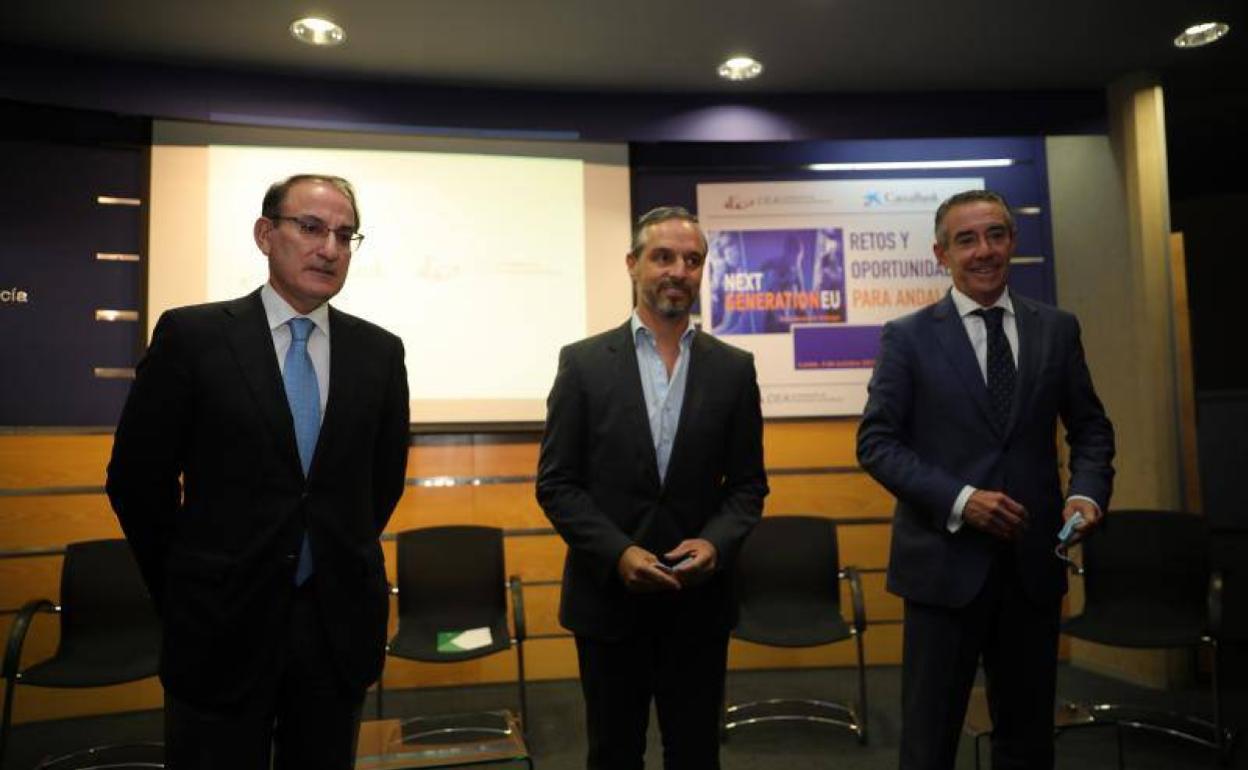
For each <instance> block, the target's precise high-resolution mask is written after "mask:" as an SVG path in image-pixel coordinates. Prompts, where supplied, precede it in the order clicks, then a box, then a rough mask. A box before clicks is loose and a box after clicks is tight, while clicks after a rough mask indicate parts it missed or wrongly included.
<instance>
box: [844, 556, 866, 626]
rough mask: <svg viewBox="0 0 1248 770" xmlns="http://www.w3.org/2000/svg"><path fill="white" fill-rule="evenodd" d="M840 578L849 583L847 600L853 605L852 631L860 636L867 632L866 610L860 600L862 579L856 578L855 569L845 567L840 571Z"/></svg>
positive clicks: (856, 569)
mask: <svg viewBox="0 0 1248 770" xmlns="http://www.w3.org/2000/svg"><path fill="white" fill-rule="evenodd" d="M841 577H843V578H844V579H845V580H848V581H849V598H850V601H852V602H853V604H854V631H855V632H856V633H858V634H862V633H863V632H865V631H866V630H867V609H866V603H865V602H864V601H863V598H862V578H860V577H859V576H858V568H857V567H846V568H845V569H843V570H841Z"/></svg>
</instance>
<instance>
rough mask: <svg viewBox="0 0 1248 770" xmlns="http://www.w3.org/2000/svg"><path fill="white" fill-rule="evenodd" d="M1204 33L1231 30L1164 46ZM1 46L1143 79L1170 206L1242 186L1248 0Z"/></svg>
mask: <svg viewBox="0 0 1248 770" xmlns="http://www.w3.org/2000/svg"><path fill="white" fill-rule="evenodd" d="M310 13H318V14H320V15H324V16H328V17H330V18H332V19H334V20H336V21H338V22H339V23H341V24H342V25H343V26H344V27H345V28H346V30H347V41H346V43H345V44H344V45H342V46H340V47H337V48H332V49H316V48H312V47H309V46H306V45H302V44H300V43H298V42H296V41H295V40H294V39H292V38H291V36H290V35H289V34H288V32H287V28H288V26H289V24H290V22H291V21H292V20H293V19H295V18H296V17H299V16H303V15H306V14H310ZM1208 19H1218V20H1222V21H1225V22H1227V23H1229V24H1230V25H1231V29H1232V31H1231V34H1230V35H1228V36H1227V37H1226V38H1225V39H1224V40H1223V41H1221V42H1219V43H1217V44H1216V45H1213V46H1209V47H1207V48H1201V49H1194V50H1179V49H1177V48H1175V47H1174V46H1173V45H1172V44H1171V40H1172V39H1173V38H1174V36H1175V35H1176V34H1177V33H1178V32H1179V31H1180V30H1181V29H1182V28H1183V27H1185V26H1186V25H1189V24H1191V23H1193V22H1197V21H1202V20H1208ZM0 43H8V44H10V46H11V48H13V49H14V50H17V49H20V48H26V49H39V50H43V51H52V52H57V53H58V54H61V55H63V54H71V55H74V54H90V55H93V56H95V57H102V58H105V59H108V58H111V59H123V60H127V61H131V62H159V63H164V64H172V65H181V66H192V67H196V66H205V67H214V68H227V69H232V70H246V71H252V72H257V71H259V72H271V73H289V74H304V75H309V74H314V75H324V76H330V77H333V78H337V79H351V80H357V81H393V82H403V83H411V84H423V85H430V86H434V85H458V86H482V87H485V86H488V87H491V88H499V87H501V88H517V89H528V90H545V91H563V90H568V91H580V92H593V91H600V92H618V91H627V92H632V93H651V94H657V93H660V92H668V93H682V92H683V93H690V92H697V93H698V94H700V95H702V96H707V95H715V94H718V95H721V96H722V95H724V94H731V93H742V94H752V95H763V94H793V93H808V94H841V95H844V94H856V93H857V94H879V93H886V92H892V93H898V92H908V93H915V92H922V91H948V92H964V93H965V92H977V91H978V92H991V91H998V90H1015V91H1018V90H1031V91H1034V90H1046V89H1085V90H1086V89H1093V90H1095V89H1099V88H1101V87H1103V86H1105V85H1107V84H1109V83H1112V82H1113V81H1114V80H1116V79H1118V78H1120V77H1123V76H1125V75H1128V74H1132V73H1139V72H1145V73H1151V74H1154V75H1157V76H1159V77H1160V78H1161V79H1162V81H1163V83H1164V85H1165V87H1166V101H1167V132H1168V137H1169V145H1170V165H1171V185H1172V191H1173V192H1174V193H1175V194H1176V195H1177V196H1179V197H1183V196H1187V195H1193V194H1199V193H1201V192H1203V191H1214V192H1226V191H1229V190H1236V191H1239V190H1243V189H1244V185H1245V183H1244V179H1245V177H1246V176H1248V160H1240V159H1238V157H1239V156H1245V157H1248V153H1244V152H1242V151H1241V150H1240V149H1239V146H1240V143H1241V141H1242V138H1243V137H1244V136H1248V124H1246V123H1245V119H1244V118H1243V117H1241V116H1243V115H1246V114H1248V85H1246V84H1248V13H1246V12H1245V7H1244V0H1181V1H1179V0H1175V1H1171V2H1162V1H1161V0H1141V1H1140V2H1134V3H1122V2H1105V1H1104V0H1099V1H1098V0H1047V2H1043V3H1042V2H1009V1H1008V0H943V1H942V2H923V1H922V0H892V1H891V2H890V0H870V1H868V0H772V1H771V2H758V0H718V2H710V1H709V0H667V1H666V2H658V1H657V0H626V1H625V0H616V1H615V2H608V1H607V0H528V1H527V2H526V1H525V0H310V2H307V3H304V2H295V1H292V0H214V1H213V2H206V1H204V0H100V1H97V2H82V1H81V0H8V1H7V2H6V3H5V5H4V12H3V14H2V15H0ZM737 53H748V54H751V55H753V56H755V57H757V58H758V59H760V60H762V62H763V63H764V66H765V68H766V69H765V71H764V73H763V75H762V77H760V78H759V79H758V80H755V81H751V82H746V83H730V82H726V81H723V80H721V79H719V78H718V77H716V75H715V67H716V65H717V64H718V63H719V62H720V61H722V60H723V59H724V58H726V57H727V56H729V55H732V54H737ZM985 101H987V102H988V103H989V104H990V103H991V100H978V101H977V102H975V103H977V104H978V105H980V106H978V107H972V106H971V104H969V103H968V107H967V108H968V109H983V104H984V103H985ZM953 109H956V106H955V107H954V108H953ZM983 117H984V121H985V123H986V124H987V125H991V124H992V122H993V121H992V118H993V116H991V115H984V116H983Z"/></svg>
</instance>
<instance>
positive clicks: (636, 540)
mask: <svg viewBox="0 0 1248 770" xmlns="http://www.w3.org/2000/svg"><path fill="white" fill-rule="evenodd" d="M689 356H690V358H689V370H688V375H687V376H688V378H687V381H686V390H685V398H684V402H683V405H682V407H681V414H680V421H679V424H678V427H677V432H676V438H675V442H674V445H673V447H672V456H671V459H670V461H669V464H668V469H667V478H666V481H665V482H663V483H660V480H659V473H658V467H657V463H656V460H655V452H654V441H653V439H652V438H651V435H650V424H649V420H648V419H647V417H646V404H645V396H644V394H643V391H642V386H641V376H640V374H639V370H638V366H637V352H636V348H635V344H634V340H633V334H632V330H631V329H630V327H629V324H628V323H625V324H624V325H623V326H621V327H619V328H617V329H613V330H611V331H608V332H604V333H603V334H599V335H597V336H594V337H590V338H588V339H585V340H582V341H580V342H577V343H575V344H572V345H569V346H567V347H565V348H564V349H563V351H562V352H561V353H560V356H559V373H558V375H557V376H556V377H555V383H554V386H553V387H552V388H551V391H550V397H549V399H548V400H547V415H546V432H545V434H544V435H543V437H542V447H541V457H540V459H539V462H538V477H537V499H538V502H539V503H540V504H541V506H542V509H543V510H544V511H545V512H546V515H547V516H548V517H549V518H550V521H551V522H552V523H553V524H554V526H555V529H556V530H558V531H559V534H560V535H562V536H563V539H564V540H565V541H567V543H568V556H567V561H566V562H565V564H564V571H563V597H562V600H561V603H560V609H559V618H560V622H561V623H562V624H563V625H564V627H566V628H568V629H569V630H571V631H572V632H573V633H576V634H579V635H583V636H589V637H595V638H600V639H607V640H613V639H621V638H626V637H628V636H630V635H632V634H633V633H635V632H636V631H638V630H639V628H638V626H639V624H640V623H643V622H644V621H645V619H646V618H645V617H644V615H643V606H644V605H645V604H646V603H649V602H655V601H659V602H664V601H671V602H676V603H677V604H678V606H679V609H678V616H679V617H680V618H681V619H682V622H683V623H687V625H688V627H690V628H701V629H706V630H708V631H712V632H717V633H718V632H726V631H727V630H729V629H731V628H732V626H733V625H734V624H735V623H736V608H735V604H734V603H733V601H732V594H731V586H730V585H729V578H728V576H730V575H731V573H732V570H731V565H732V563H733V559H734V557H735V555H736V553H737V551H738V549H739V547H740V545H741V542H742V540H744V539H745V536H746V535H747V534H749V532H750V530H751V529H752V528H753V526H754V525H755V524H756V523H757V522H758V519H759V517H760V516H761V515H762V508H763V498H764V497H765V496H766V494H767V491H768V490H767V475H766V472H765V471H764V469H763V446H762V414H761V411H760V404H759V392H758V383H757V378H756V376H755V373H754V361H753V357H752V356H750V354H748V353H746V352H744V351H742V350H738V349H737V348H734V347H731V346H729V345H726V344H724V343H723V342H720V341H719V340H717V339H715V338H714V337H711V336H709V335H707V334H703V333H698V334H695V335H694V336H693V339H692V342H691V345H690V352H689ZM687 538H704V539H706V540H708V541H710V542H711V543H712V544H713V545H714V546H715V548H716V550H717V551H718V560H719V566H718V570H717V571H716V574H715V575H713V576H712V577H711V579H710V580H708V581H707V582H706V583H703V584H701V585H699V586H697V587H695V588H689V589H685V590H682V591H680V592H678V593H666V594H654V595H646V596H640V595H636V594H632V593H629V592H628V591H626V590H625V589H624V585H623V582H622V581H621V579H620V577H619V575H618V573H617V572H616V566H617V563H618V562H619V558H620V555H621V554H622V553H623V552H624V550H625V549H626V548H628V547H629V546H630V545H639V546H641V547H642V548H645V549H646V550H648V551H650V552H652V553H654V554H656V555H660V556H661V555H662V554H663V553H665V552H667V551H669V550H671V549H672V548H674V547H675V546H676V545H677V544H678V543H680V542H681V541H682V540H685V539H687Z"/></svg>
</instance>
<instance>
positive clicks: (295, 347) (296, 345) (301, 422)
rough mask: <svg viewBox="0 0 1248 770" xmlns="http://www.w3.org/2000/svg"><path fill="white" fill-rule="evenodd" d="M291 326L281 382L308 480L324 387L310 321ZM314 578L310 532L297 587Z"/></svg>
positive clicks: (293, 321)
mask: <svg viewBox="0 0 1248 770" xmlns="http://www.w3.org/2000/svg"><path fill="white" fill-rule="evenodd" d="M287 324H289V326H290V349H289V350H287V351H286V366H285V368H284V370H283V371H282V382H283V383H284V384H285V385H286V400H287V401H288V402H289V403H290V416H291V417H292V418H293V419H294V421H295V442H296V443H297V444H298V445H299V462H300V463H301V464H302V465H303V476H304V478H305V479H306V478H307V476H308V469H309V468H310V467H312V453H313V452H315V451H316V437H317V434H319V433H320V432H321V388H320V386H319V385H318V384H317V382H316V369H313V368H312V357H311V356H309V355H308V336H309V335H310V334H312V327H313V324H312V319H311V318H292V319H290V320H289V321H287ZM311 576H312V548H311V547H310V546H309V545H308V533H307V532H304V533H303V545H302V546H301V547H300V549H299V564H298V565H297V566H296V567H295V585H303V583H304V582H305V581H306V580H307V579H308V578H309V577H311Z"/></svg>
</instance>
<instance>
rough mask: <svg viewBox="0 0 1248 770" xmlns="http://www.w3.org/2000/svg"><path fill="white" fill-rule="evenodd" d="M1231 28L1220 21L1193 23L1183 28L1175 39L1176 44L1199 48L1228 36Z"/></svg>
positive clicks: (1182, 46)
mask: <svg viewBox="0 0 1248 770" xmlns="http://www.w3.org/2000/svg"><path fill="white" fill-rule="evenodd" d="M1230 31H1231V28H1230V27H1229V26H1228V25H1226V24H1223V23H1222V22H1220V21H1206V22H1203V23H1201V24H1193V25H1192V26H1190V27H1188V28H1187V29H1185V30H1183V34H1181V35H1179V36H1178V37H1176V38H1175V39H1174V45H1175V47H1177V48H1199V47H1200V46H1202V45H1209V44H1210V43H1214V42H1217V41H1218V40H1221V39H1222V38H1224V37H1226V33H1227V32H1230Z"/></svg>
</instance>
